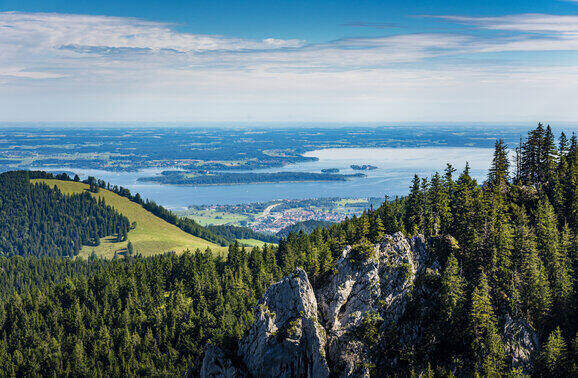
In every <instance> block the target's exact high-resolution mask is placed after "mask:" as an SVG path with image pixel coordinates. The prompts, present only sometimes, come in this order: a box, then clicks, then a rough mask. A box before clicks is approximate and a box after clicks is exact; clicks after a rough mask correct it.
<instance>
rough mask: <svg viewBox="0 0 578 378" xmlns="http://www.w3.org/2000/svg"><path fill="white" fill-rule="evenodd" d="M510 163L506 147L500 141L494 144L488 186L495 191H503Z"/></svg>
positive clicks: (506, 183) (505, 186)
mask: <svg viewBox="0 0 578 378" xmlns="http://www.w3.org/2000/svg"><path fill="white" fill-rule="evenodd" d="M509 168H510V161H509V158H508V146H507V145H506V144H505V143H504V141H503V140H502V139H498V140H497V141H496V143H495V144H494V158H493V159H492V165H491V167H490V170H489V173H488V184H489V185H490V186H491V187H492V188H495V189H496V190H505V189H506V188H507V185H508V180H509V171H508V170H509Z"/></svg>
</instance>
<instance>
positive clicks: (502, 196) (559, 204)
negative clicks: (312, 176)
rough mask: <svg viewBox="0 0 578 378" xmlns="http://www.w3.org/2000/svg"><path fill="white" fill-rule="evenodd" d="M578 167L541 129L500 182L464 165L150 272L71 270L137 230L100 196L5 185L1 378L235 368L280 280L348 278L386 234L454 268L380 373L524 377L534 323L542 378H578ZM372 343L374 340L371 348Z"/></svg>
mask: <svg viewBox="0 0 578 378" xmlns="http://www.w3.org/2000/svg"><path fill="white" fill-rule="evenodd" d="M577 159H578V154H577V151H576V136H575V135H573V136H571V137H567V136H566V135H564V134H562V135H560V136H555V135H554V134H553V133H552V131H551V129H550V127H544V126H543V125H541V124H540V125H538V127H537V128H536V129H534V130H532V131H531V132H530V133H529V134H528V135H527V137H526V138H525V139H524V140H523V141H521V143H520V145H519V146H518V147H517V148H516V150H515V151H513V153H512V152H510V151H509V148H508V146H506V145H505V144H504V143H503V142H502V141H500V140H498V141H496V143H495V148H494V157H493V161H492V165H491V167H490V169H489V174H488V177H487V179H486V180H485V181H484V182H476V180H474V179H473V178H472V177H471V176H470V171H469V166H468V165H466V167H465V169H463V170H462V171H460V172H458V171H456V168H454V167H452V166H450V165H448V166H446V167H445V169H444V170H443V171H442V172H440V173H436V174H434V175H433V176H431V177H428V178H420V177H417V176H415V177H414V178H413V181H412V183H411V188H410V193H409V195H407V196H404V197H397V198H391V199H390V198H386V200H385V202H384V203H383V205H382V206H381V207H379V208H377V209H371V210H368V211H366V212H365V213H364V214H363V215H362V216H359V217H354V218H350V219H348V220H346V221H344V222H342V223H339V224H335V225H332V226H329V227H326V228H318V229H316V230H314V231H313V232H312V233H310V234H309V235H305V234H304V233H298V234H296V233H291V234H289V235H288V236H287V237H286V238H284V239H282V240H281V241H280V243H279V246H278V247H275V248H273V247H270V246H265V247H263V248H252V249H247V248H244V247H240V246H239V245H238V244H236V243H235V244H232V245H231V246H230V247H229V253H228V255H227V256H226V257H215V256H213V254H212V253H211V252H210V251H192V252H190V253H184V254H182V255H175V254H165V255H157V256H153V257H148V258H141V257H131V256H127V257H124V258H119V259H114V260H102V259H96V260H91V261H84V260H79V259H70V258H68V257H70V256H74V255H75V253H76V252H77V251H78V249H79V248H80V246H81V245H83V244H86V243H94V242H97V240H98V237H102V236H104V235H112V234H116V233H119V232H120V233H122V232H126V231H127V230H128V227H129V224H128V221H127V220H126V218H124V217H122V216H121V215H119V214H118V213H116V212H115V211H114V209H112V208H110V207H108V206H107V205H106V204H104V203H98V202H97V201H95V200H94V199H93V198H92V197H91V196H90V195H89V194H83V195H73V196H64V195H62V194H61V193H60V192H59V191H58V190H57V189H52V188H49V187H47V186H46V185H31V184H30V183H29V182H28V176H27V174H26V173H22V172H16V173H6V174H2V175H0V186H1V191H0V215H1V216H0V251H2V256H1V257H0V375H2V376H29V375H43V376H55V375H74V376H92V375H100V376H131V375H184V374H187V373H189V374H192V375H193V376H194V375H196V374H198V372H199V369H200V366H201V362H202V358H203V353H204V350H205V348H206V346H207V344H208V343H209V342H212V343H213V344H216V345H218V346H220V347H221V348H222V349H223V350H224V351H225V352H226V353H227V354H229V355H231V356H233V355H235V353H236V348H237V345H238V344H237V342H238V340H239V339H240V338H241V336H242V335H243V334H244V333H245V332H246V331H247V330H248V328H249V327H250V325H251V324H252V322H253V320H254V319H253V317H254V314H253V308H254V307H255V306H256V305H257V303H258V300H259V299H260V298H261V297H262V296H263V294H264V293H265V290H266V289H267V288H268V287H269V285H271V284H272V283H273V282H275V281H278V280H279V279H281V278H282V277H284V276H286V275H287V274H290V273H291V272H292V271H293V270H294V269H295V268H296V267H303V268H304V269H305V271H306V272H307V275H308V276H309V278H310V280H311V282H312V284H313V286H316V285H318V284H319V283H321V282H323V281H324V280H326V279H327V277H328V276H331V275H332V274H335V271H334V270H335V262H336V260H337V259H338V258H339V256H341V253H342V251H343V249H344V248H345V247H346V246H347V245H351V246H353V248H354V250H355V251H359V252H358V256H359V258H370V254H371V253H370V251H371V248H372V245H373V243H377V242H379V241H380V240H381V239H382V238H383V237H384V235H386V234H392V233H395V232H398V231H400V232H402V233H403V234H405V235H417V234H422V235H424V237H425V240H426V243H427V245H428V248H429V249H430V250H431V251H432V252H431V253H432V254H434V255H435V257H436V259H437V260H438V261H440V263H441V265H442V266H441V273H440V274H433V273H432V274H430V275H428V276H427V280H428V282H427V283H426V286H427V287H428V288H429V289H431V290H428V293H429V294H427V298H426V299H427V300H423V299H424V298H423V296H417V295H416V296H415V298H414V299H411V300H410V304H409V308H410V309H411V311H409V313H408V315H407V316H413V317H416V318H417V317H425V318H426V320H427V321H425V322H422V323H421V324H425V325H424V327H423V329H421V330H420V332H421V334H422V337H421V338H420V341H419V342H418V343H417V344H415V345H412V348H411V350H407V349H405V347H403V346H401V345H399V344H398V343H397V339H396V335H395V334H393V335H392V334H381V335H374V334H375V332H371V331H372V327H373V329H376V328H375V327H376V326H377V324H376V323H379V319H375V321H372V322H370V323H369V324H368V327H367V329H365V330H364V332H365V334H367V335H370V336H371V337H368V338H367V339H368V340H369V339H374V338H377V339H380V340H381V341H380V342H379V343H376V342H371V348H372V349H373V350H372V352H373V353H372V355H373V356H374V358H375V360H376V361H378V360H379V359H380V358H384V356H387V358H392V359H393V358H395V359H397V361H399V366H401V367H402V368H401V369H398V370H397V371H379V372H375V374H376V375H393V374H397V375H401V376H409V375H415V376H418V375H419V374H428V375H430V374H431V375H440V376H449V375H462V376H474V375H476V374H478V375H484V376H492V375H501V374H504V375H505V374H517V373H519V371H516V370H514V369H512V367H511V366H510V363H509V361H510V360H511V359H512V356H511V355H510V354H509V353H508V351H507V349H506V348H505V344H504V340H503V335H502V331H501V330H502V329H503V326H504V323H505V321H506V319H507V318H509V317H515V318H521V319H524V321H525V322H527V323H528V324H529V325H530V326H531V327H532V329H534V330H535V331H536V334H537V336H538V338H539V343H540V350H539V353H538V356H537V357H536V360H535V363H534V364H533V371H532V372H531V373H532V375H535V376H576V375H578V365H577V364H578V357H577V355H578V334H577V330H578V316H577V308H576V306H577V303H578V294H577V293H578V290H577V282H576V277H577V274H576V272H577V269H578V265H577V264H578V259H577V257H578V234H577V232H576V216H577V212H578V197H577V196H578V188H577V185H576V181H577V178H578V177H577V174H578V171H577V169H578V160H577ZM368 342H369V341H368Z"/></svg>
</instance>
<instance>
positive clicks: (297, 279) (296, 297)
mask: <svg viewBox="0 0 578 378" xmlns="http://www.w3.org/2000/svg"><path fill="white" fill-rule="evenodd" d="M325 343H326V335H325V330H324V329H323V327H322V326H321V325H320V324H319V322H318V320H317V300H316V298H315V294H314V293H313V288H312V287H311V284H310V283H309V279H308V278H307V274H306V273H305V271H304V270H302V269H297V270H295V272H294V273H293V274H292V275H291V276H289V277H287V278H285V279H284V280H282V281H280V282H278V283H276V284H274V285H272V286H271V287H269V289H267V291H266V292H265V295H264V296H263V299H262V300H261V301H260V302H259V304H258V306H257V308H256V310H255V322H254V323H253V325H252V327H251V329H250V330H249V332H248V333H247V335H245V337H243V339H241V341H240V343H239V355H240V357H241V358H242V359H243V361H244V362H245V365H246V366H247V369H248V370H249V372H250V373H251V374H252V375H253V376H255V377H273V376H274V377H327V376H328V375H329V368H328V366H327V361H326V359H325Z"/></svg>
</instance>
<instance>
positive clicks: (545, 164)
mask: <svg viewBox="0 0 578 378" xmlns="http://www.w3.org/2000/svg"><path fill="white" fill-rule="evenodd" d="M541 147H542V148H541V149H540V175H539V180H540V181H541V182H549V181H550V180H551V179H552V178H553V177H554V176H555V172H556V164H557V159H558V149H557V148H556V140H555V138H554V134H553V133H552V129H551V128H550V125H548V126H547V127H546V131H545V132H544V138H543V140H542V146H541Z"/></svg>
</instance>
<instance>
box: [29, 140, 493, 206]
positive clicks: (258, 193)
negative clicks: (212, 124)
mask: <svg viewBox="0 0 578 378" xmlns="http://www.w3.org/2000/svg"><path fill="white" fill-rule="evenodd" d="M492 153H493V149H490V148H461V147H452V148H437V147H436V148H330V149H323V150H316V151H311V152H308V153H306V154H305V156H313V157H317V158H318V159H319V160H318V161H315V162H307V163H299V164H291V165H288V166H285V167H282V168H272V169H263V170H258V171H256V172H277V171H304V172H320V171H321V169H324V168H338V169H340V173H356V171H354V170H352V169H351V168H350V167H349V166H350V165H351V164H359V165H361V164H371V165H375V166H377V167H378V169H376V170H374V171H364V173H366V174H367V177H365V178H356V179H353V180H350V181H345V182H306V183H282V184H246V185H223V186H200V187H194V186H176V185H160V184H154V183H142V182H138V181H137V179H138V178H139V177H145V176H151V175H155V174H158V173H159V172H160V171H161V170H159V169H146V170H142V171H139V172H109V171H102V170H84V169H72V168H63V169H62V170H65V171H72V172H75V173H78V174H79V175H80V176H81V177H82V178H84V177H85V176H87V175H90V176H94V177H97V178H100V179H103V180H105V181H108V182H110V183H111V184H113V185H119V186H124V187H126V188H129V189H130V191H131V192H132V193H140V194H141V196H142V197H143V198H149V199H151V200H154V201H155V202H157V203H159V204H161V205H163V206H166V207H168V208H171V209H182V208H186V207H187V206H189V205H206V204H234V203H248V202H262V201H269V200H274V199H281V198H288V199H303V198H315V197H384V196H385V195H389V196H390V197H391V196H395V195H401V194H406V193H407V192H408V191H409V186H410V184H411V180H412V178H413V175H414V174H416V173H417V174H418V175H420V176H422V177H426V176H430V175H431V174H432V173H434V172H435V171H439V172H440V173H441V172H442V171H443V170H444V168H445V166H446V163H450V164H452V165H453V166H454V167H455V168H457V169H458V172H456V174H458V173H459V172H461V170H463V168H464V166H465V162H466V161H468V162H469V163H470V166H471V174H472V176H473V177H475V178H477V179H478V180H483V179H484V178H485V176H486V174H487V169H488V167H489V165H490V162H491V159H492ZM37 169H42V168H41V167H39V168H37ZM49 170H51V171H54V170H55V169H54V168H50V169H49Z"/></svg>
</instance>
